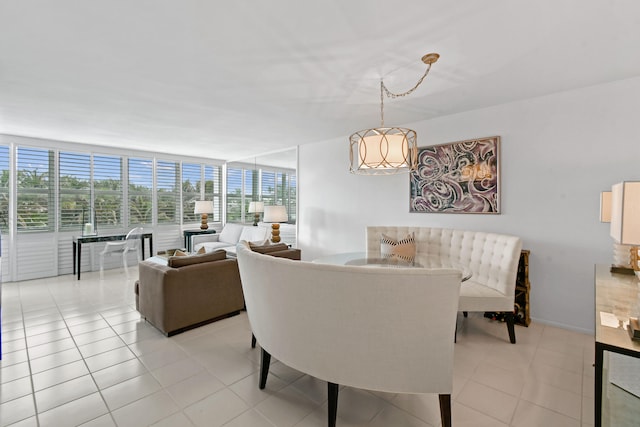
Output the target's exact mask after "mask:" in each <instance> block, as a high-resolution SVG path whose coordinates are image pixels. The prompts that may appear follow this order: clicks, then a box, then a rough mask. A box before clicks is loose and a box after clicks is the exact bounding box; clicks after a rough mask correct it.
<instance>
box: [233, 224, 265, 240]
mask: <svg viewBox="0 0 640 427" xmlns="http://www.w3.org/2000/svg"><path fill="white" fill-rule="evenodd" d="M268 238H269V229H268V228H267V227H262V226H257V227H254V226H245V227H243V228H242V232H241V233H240V237H238V242H239V241H240V240H246V241H247V242H260V243H264V241H265V240H267V239H268ZM236 243H237V242H236Z"/></svg>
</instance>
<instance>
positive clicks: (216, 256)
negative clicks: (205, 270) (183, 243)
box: [167, 249, 227, 268]
mask: <svg viewBox="0 0 640 427" xmlns="http://www.w3.org/2000/svg"><path fill="white" fill-rule="evenodd" d="M226 257H227V253H226V252H225V251H224V250H222V249H219V250H217V251H214V252H207V253H204V254H196V255H189V256H177V257H176V256H172V257H169V260H168V262H167V265H168V266H169V267H173V268H179V267H184V266H186V265H193V264H200V263H203V262H211V261H220V260H223V259H225V258H226Z"/></svg>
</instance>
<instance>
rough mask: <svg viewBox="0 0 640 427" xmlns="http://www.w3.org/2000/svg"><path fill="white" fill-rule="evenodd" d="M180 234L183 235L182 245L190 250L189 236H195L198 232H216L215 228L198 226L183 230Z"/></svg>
mask: <svg viewBox="0 0 640 427" xmlns="http://www.w3.org/2000/svg"><path fill="white" fill-rule="evenodd" d="M182 234H183V235H184V247H185V248H187V251H188V252H191V250H192V248H191V236H195V235H198V234H216V230H212V229H207V230H202V229H200V228H199V229H197V230H184V231H183V232H182Z"/></svg>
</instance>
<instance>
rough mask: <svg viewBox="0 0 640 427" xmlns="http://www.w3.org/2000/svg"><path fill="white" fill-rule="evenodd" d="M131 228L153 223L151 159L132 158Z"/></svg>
mask: <svg viewBox="0 0 640 427" xmlns="http://www.w3.org/2000/svg"><path fill="white" fill-rule="evenodd" d="M128 177H129V226H134V225H143V224H151V223H152V207H153V197H152V195H153V162H152V160H151V159H136V158H130V159H129V164H128Z"/></svg>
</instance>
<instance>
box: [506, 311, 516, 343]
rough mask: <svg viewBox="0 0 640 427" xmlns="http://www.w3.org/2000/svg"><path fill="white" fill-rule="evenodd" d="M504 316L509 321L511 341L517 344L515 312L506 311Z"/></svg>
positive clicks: (508, 327)
mask: <svg viewBox="0 0 640 427" xmlns="http://www.w3.org/2000/svg"><path fill="white" fill-rule="evenodd" d="M504 318H505V320H506V321H507V330H508V331H509V341H511V344H515V343H516V330H515V327H514V324H515V319H514V316H513V313H512V312H510V311H508V312H505V313H504Z"/></svg>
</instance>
